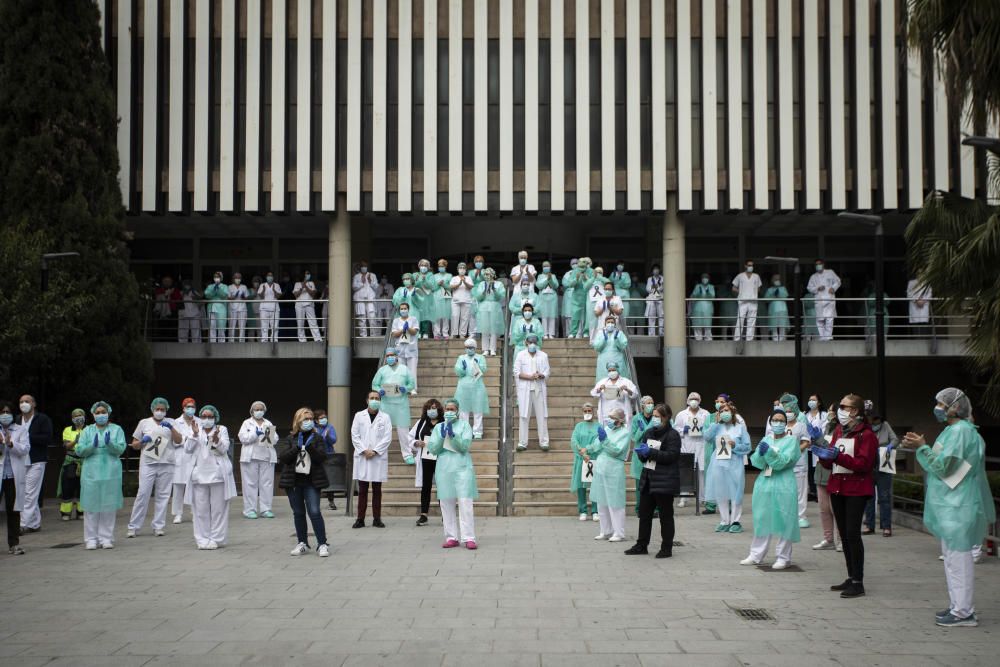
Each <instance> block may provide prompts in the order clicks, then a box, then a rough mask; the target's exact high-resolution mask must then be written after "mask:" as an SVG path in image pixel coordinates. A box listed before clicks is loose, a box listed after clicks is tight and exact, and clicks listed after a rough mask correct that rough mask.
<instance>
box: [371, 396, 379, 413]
mask: <svg viewBox="0 0 1000 667" xmlns="http://www.w3.org/2000/svg"><path fill="white" fill-rule="evenodd" d="M381 407H382V401H379V400H376V399H374V398H373V399H371V400H370V401H368V409H369V410H371V411H372V412H378V411H379V408H381Z"/></svg>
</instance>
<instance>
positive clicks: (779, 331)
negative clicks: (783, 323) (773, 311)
mask: <svg viewBox="0 0 1000 667" xmlns="http://www.w3.org/2000/svg"><path fill="white" fill-rule="evenodd" d="M771 340H785V327H771Z"/></svg>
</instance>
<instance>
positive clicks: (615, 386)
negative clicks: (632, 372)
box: [590, 361, 639, 427]
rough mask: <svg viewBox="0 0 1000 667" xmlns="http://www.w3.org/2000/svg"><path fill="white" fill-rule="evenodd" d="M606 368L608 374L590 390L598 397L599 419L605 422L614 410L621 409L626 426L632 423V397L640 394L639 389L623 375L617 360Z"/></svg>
mask: <svg viewBox="0 0 1000 667" xmlns="http://www.w3.org/2000/svg"><path fill="white" fill-rule="evenodd" d="M605 368H606V369H607V372H608V376H607V377H606V378H603V379H602V380H600V381H599V382H598V383H597V384H595V385H594V388H593V389H591V390H590V395H591V396H593V397H594V398H596V399H598V403H597V417H598V420H599V422H600V423H602V424H603V423H604V420H605V419H607V418H608V416H609V415H610V414H611V411H612V410H621V411H622V414H623V415H624V421H625V426H626V427H627V426H630V425H631V423H632V399H633V398H635V397H636V396H638V395H639V390H638V389H637V388H636V386H635V384H634V383H633V382H632V381H631V380H629V379H628V378H623V377H621V374H620V369H619V368H618V363H617V362H615V361H609V362H608V363H607V364H606V366H605Z"/></svg>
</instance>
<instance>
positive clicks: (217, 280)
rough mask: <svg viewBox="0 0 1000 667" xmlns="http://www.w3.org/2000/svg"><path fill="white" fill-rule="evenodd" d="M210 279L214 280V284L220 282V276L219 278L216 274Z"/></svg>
mask: <svg viewBox="0 0 1000 667" xmlns="http://www.w3.org/2000/svg"><path fill="white" fill-rule="evenodd" d="M212 280H213V281H214V282H215V284H216V285H218V284H219V283H221V282H222V278H219V277H218V276H216V277H215V278H212Z"/></svg>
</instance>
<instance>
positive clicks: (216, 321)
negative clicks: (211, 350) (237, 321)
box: [208, 312, 226, 343]
mask: <svg viewBox="0 0 1000 667" xmlns="http://www.w3.org/2000/svg"><path fill="white" fill-rule="evenodd" d="M208 342H209V343H225V342H226V325H225V324H224V323H223V321H222V318H220V317H219V316H218V315H216V314H215V312H209V313H208Z"/></svg>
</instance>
